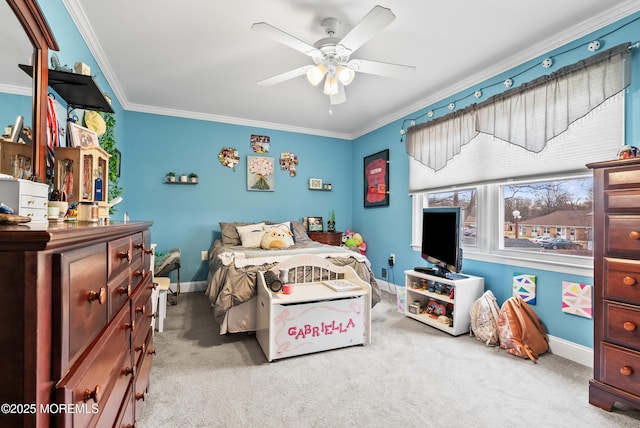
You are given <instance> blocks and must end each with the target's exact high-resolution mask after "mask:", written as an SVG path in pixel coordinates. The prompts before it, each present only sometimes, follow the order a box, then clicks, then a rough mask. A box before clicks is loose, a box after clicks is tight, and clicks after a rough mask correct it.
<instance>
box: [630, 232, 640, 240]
mask: <svg viewBox="0 0 640 428" xmlns="http://www.w3.org/2000/svg"><path fill="white" fill-rule="evenodd" d="M629 238H631V239H640V232H638V231H636V230H632V231H631V232H630V233H629Z"/></svg>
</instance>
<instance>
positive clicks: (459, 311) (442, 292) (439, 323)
mask: <svg viewBox="0 0 640 428" xmlns="http://www.w3.org/2000/svg"><path fill="white" fill-rule="evenodd" d="M404 273H405V286H406V290H407V301H406V305H405V315H406V316H408V317H409V318H413V319H415V320H418V321H420V322H422V323H425V324H428V325H430V326H432V327H435V328H437V329H440V330H442V331H444V332H447V333H449V334H451V335H453V336H459V335H461V334H463V333H468V332H469V325H470V321H471V320H470V316H469V310H470V309H471V304H472V303H473V302H474V301H476V299H478V298H479V297H480V296H481V295H482V293H483V292H484V278H481V277H478V276H471V275H463V274H460V275H456V277H455V279H448V278H441V277H439V276H435V275H428V274H424V273H421V272H416V271H414V270H407V271H405V272H404ZM443 312H444V313H443ZM441 315H442V316H441Z"/></svg>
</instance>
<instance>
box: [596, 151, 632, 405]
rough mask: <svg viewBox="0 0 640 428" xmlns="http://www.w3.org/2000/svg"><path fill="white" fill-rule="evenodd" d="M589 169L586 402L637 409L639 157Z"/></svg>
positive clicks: (603, 163)
mask: <svg viewBox="0 0 640 428" xmlns="http://www.w3.org/2000/svg"><path fill="white" fill-rule="evenodd" d="M588 166H589V167H590V168H592V169H593V173H594V191H593V194H594V212H593V214H594V217H593V229H594V236H593V242H594V247H593V249H594V252H593V257H594V276H593V278H594V349H593V351H594V373H593V379H592V380H591V381H590V382H589V402H590V403H591V404H593V405H594V406H598V407H600V408H602V409H605V410H607V411H611V410H612V409H613V405H614V403H616V402H618V403H623V404H626V405H629V406H633V407H636V408H640V159H626V160H615V161H607V162H600V163H593V164H589V165H588Z"/></svg>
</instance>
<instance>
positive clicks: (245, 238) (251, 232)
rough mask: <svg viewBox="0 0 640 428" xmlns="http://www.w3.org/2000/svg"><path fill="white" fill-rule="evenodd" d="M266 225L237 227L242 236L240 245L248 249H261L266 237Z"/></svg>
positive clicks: (257, 224)
mask: <svg viewBox="0 0 640 428" xmlns="http://www.w3.org/2000/svg"><path fill="white" fill-rule="evenodd" d="M263 227H264V223H256V224H248V225H246V226H237V227H236V230H237V231H238V235H240V243H241V244H242V246H243V247H247V248H260V241H261V240H262V235H264V229H263Z"/></svg>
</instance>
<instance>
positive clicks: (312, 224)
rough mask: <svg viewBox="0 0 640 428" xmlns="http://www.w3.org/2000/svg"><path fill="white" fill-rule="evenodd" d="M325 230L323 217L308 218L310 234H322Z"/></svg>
mask: <svg viewBox="0 0 640 428" xmlns="http://www.w3.org/2000/svg"><path fill="white" fill-rule="evenodd" d="M323 230H324V228H323V223H322V217H307V231H308V232H322V231H323Z"/></svg>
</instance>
